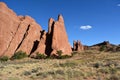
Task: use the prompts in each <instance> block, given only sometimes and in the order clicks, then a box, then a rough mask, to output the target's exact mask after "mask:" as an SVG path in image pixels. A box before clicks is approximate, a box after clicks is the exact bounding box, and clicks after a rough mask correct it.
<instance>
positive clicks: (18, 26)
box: [2, 23, 21, 56]
mask: <svg viewBox="0 0 120 80" xmlns="http://www.w3.org/2000/svg"><path fill="white" fill-rule="evenodd" d="M20 24H21V23H20ZM20 24H19V25H18V27H17V29H16V31H15V33H14V34H13V36H12V39H11V41H10V43H9V45H8V47H7V49H6V50H5V51H4V52H3V54H2V56H3V55H4V54H5V53H6V51H7V50H8V49H9V47H10V45H11V42H12V40H13V39H14V37H15V35H16V33H17V31H18V29H19V27H20Z"/></svg>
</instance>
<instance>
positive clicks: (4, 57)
mask: <svg viewBox="0 0 120 80" xmlns="http://www.w3.org/2000/svg"><path fill="white" fill-rule="evenodd" d="M8 60H9V58H8V57H7V56H2V57H0V61H1V62H4V61H8Z"/></svg>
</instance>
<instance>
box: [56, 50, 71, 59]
mask: <svg viewBox="0 0 120 80" xmlns="http://www.w3.org/2000/svg"><path fill="white" fill-rule="evenodd" d="M56 54H57V56H56V58H57V59H65V58H70V57H72V56H70V55H62V54H63V52H62V50H58V51H57V53H56Z"/></svg>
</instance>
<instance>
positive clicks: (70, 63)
mask: <svg viewBox="0 0 120 80" xmlns="http://www.w3.org/2000/svg"><path fill="white" fill-rule="evenodd" d="M77 65H78V64H77V63H75V62H66V63H60V64H59V66H60V67H75V66H77Z"/></svg>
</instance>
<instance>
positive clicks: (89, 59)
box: [0, 50, 120, 80]
mask: <svg viewBox="0 0 120 80" xmlns="http://www.w3.org/2000/svg"><path fill="white" fill-rule="evenodd" d="M6 75H7V76H6ZM119 75H120V52H116V53H114V54H111V53H110V52H101V51H95V50H94V51H93V50H89V51H84V52H76V53H75V55H74V56H73V57H72V58H67V59H41V60H39V59H31V58H24V59H21V60H13V61H10V60H9V61H7V62H4V63H0V79H1V80H119V79H120V77H119Z"/></svg>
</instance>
